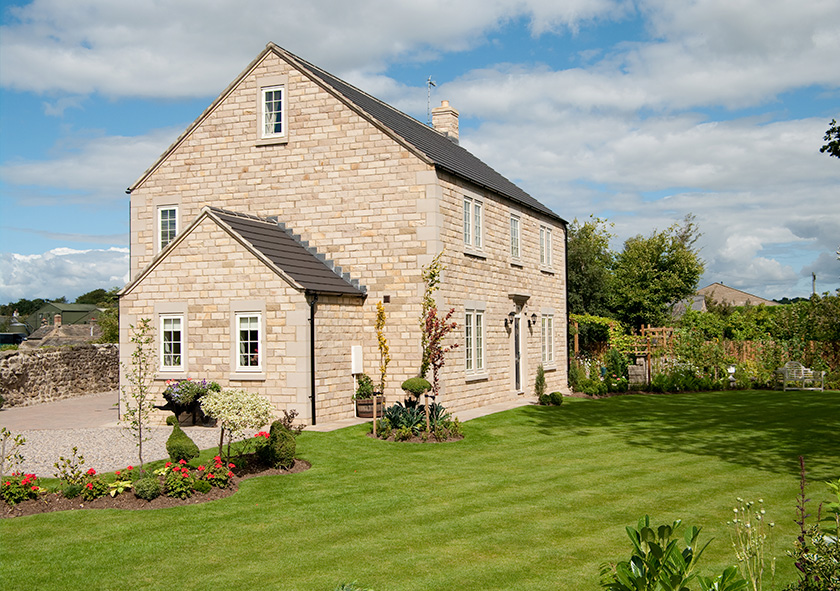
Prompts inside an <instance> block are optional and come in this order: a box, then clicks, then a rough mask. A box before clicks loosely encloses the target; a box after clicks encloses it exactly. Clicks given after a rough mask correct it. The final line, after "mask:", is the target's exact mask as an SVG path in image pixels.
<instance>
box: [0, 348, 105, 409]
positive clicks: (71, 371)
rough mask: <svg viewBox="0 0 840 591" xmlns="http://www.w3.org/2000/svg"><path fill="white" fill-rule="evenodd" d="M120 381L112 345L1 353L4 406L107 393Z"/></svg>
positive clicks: (0, 378) (1, 390) (1, 392)
mask: <svg viewBox="0 0 840 591" xmlns="http://www.w3.org/2000/svg"><path fill="white" fill-rule="evenodd" d="M119 384H120V368H119V347H118V346H117V345H115V344H107V345H78V346H75V347H61V348H55V349H35V350H23V349H19V350H17V351H3V352H2V353H0V396H3V398H4V400H5V402H4V403H3V406H6V407H8V406H28V405H31V404H38V403H41V402H51V401H53V400H60V399H62V398H74V397H76V396H84V395H85V394H94V393H96V392H108V391H110V390H116V389H118V388H119Z"/></svg>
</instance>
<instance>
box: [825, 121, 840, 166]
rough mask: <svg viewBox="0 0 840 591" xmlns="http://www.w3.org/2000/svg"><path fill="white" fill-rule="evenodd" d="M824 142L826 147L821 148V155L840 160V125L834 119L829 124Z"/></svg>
mask: <svg viewBox="0 0 840 591" xmlns="http://www.w3.org/2000/svg"><path fill="white" fill-rule="evenodd" d="M823 140H824V141H825V145H824V146H823V147H822V148H820V153H822V154H825V153H828V155H829V156H834V157H835V158H840V125H838V124H837V121H835V120H834V119H832V120H831V123H829V124H828V131H826V132H825V137H824V138H823Z"/></svg>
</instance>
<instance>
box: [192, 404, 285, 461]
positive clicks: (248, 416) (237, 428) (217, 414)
mask: <svg viewBox="0 0 840 591" xmlns="http://www.w3.org/2000/svg"><path fill="white" fill-rule="evenodd" d="M201 409H202V410H203V411H204V414H206V415H208V416H209V417H211V418H214V419H216V420H217V421H218V422H219V427H220V430H221V433H220V434H219V455H220V456H221V455H222V447H223V446H224V442H225V434H227V456H226V457H227V460H228V461H230V446H231V442H232V441H233V439H239V438H241V437H243V435H244V433H245V431H246V430H247V429H259V428H260V427H262V426H264V425H267V424H268V423H270V422H271V421H272V419H273V418H274V407H273V406H271V403H270V402H269V401H268V400H266V399H265V398H263V397H262V396H260V395H259V394H255V393H253V392H246V391H245V390H238V389H226V390H222V391H220V392H210V393H208V394H207V395H205V396H204V397H203V398H202V399H201Z"/></svg>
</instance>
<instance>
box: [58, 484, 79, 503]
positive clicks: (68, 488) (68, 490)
mask: <svg viewBox="0 0 840 591" xmlns="http://www.w3.org/2000/svg"><path fill="white" fill-rule="evenodd" d="M83 487H84V485H83V484H82V483H78V484H65V485H64V486H63V487H62V488H61V496H62V497H64V498H65V499H75V498H76V497H78V496H79V495H81V494H82V488H83Z"/></svg>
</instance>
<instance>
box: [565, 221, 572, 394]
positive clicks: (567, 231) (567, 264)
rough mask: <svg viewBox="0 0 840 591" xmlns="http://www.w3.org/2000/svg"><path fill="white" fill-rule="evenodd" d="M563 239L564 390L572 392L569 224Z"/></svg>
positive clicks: (566, 226)
mask: <svg viewBox="0 0 840 591" xmlns="http://www.w3.org/2000/svg"><path fill="white" fill-rule="evenodd" d="M563 238H564V240H565V242H566V245H565V247H564V248H565V250H564V251H563V262H564V263H565V264H564V265H563V266H564V267H566V279H565V281H566V285H565V286H564V287H565V288H566V318H565V320H566V343H565V345H566V388H568V389H569V391H570V392H571V391H572V388H571V386H570V385H569V373H570V372H571V371H572V358H571V356H570V355H569V224H567V223H564V224H563Z"/></svg>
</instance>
